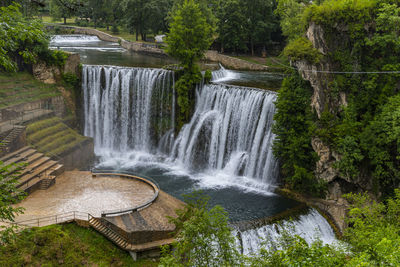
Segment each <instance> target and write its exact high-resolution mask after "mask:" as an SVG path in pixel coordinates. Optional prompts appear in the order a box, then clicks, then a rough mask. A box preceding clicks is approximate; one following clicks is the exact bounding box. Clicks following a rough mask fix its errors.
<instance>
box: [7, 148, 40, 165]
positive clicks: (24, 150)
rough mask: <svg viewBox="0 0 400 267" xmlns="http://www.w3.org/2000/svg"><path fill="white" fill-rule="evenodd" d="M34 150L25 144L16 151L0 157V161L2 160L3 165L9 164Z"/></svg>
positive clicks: (16, 161)
mask: <svg viewBox="0 0 400 267" xmlns="http://www.w3.org/2000/svg"><path fill="white" fill-rule="evenodd" d="M35 151H36V150H34V149H32V148H30V147H29V146H25V147H23V148H21V149H19V150H17V151H14V152H12V153H9V154H7V155H5V156H4V157H2V158H0V161H1V162H3V165H9V164H12V163H18V162H19V161H21V160H22V159H23V158H25V157H27V156H30V155H32V154H33V153H35Z"/></svg>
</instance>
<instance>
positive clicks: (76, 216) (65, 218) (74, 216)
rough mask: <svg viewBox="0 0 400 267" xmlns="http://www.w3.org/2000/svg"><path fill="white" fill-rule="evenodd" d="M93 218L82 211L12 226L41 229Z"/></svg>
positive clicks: (16, 223) (22, 222)
mask: <svg viewBox="0 0 400 267" xmlns="http://www.w3.org/2000/svg"><path fill="white" fill-rule="evenodd" d="M90 217H93V216H91V215H90V214H89V213H85V212H80V211H70V212H66V213H62V214H57V215H51V216H46V217H41V218H35V219H29V220H25V221H19V222H13V223H10V224H13V225H17V226H27V227H41V226H48V225H52V224H59V223H66V222H71V221H75V220H81V221H89V218H90Z"/></svg>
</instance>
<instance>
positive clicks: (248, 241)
mask: <svg viewBox="0 0 400 267" xmlns="http://www.w3.org/2000/svg"><path fill="white" fill-rule="evenodd" d="M284 231H286V232H288V233H291V234H292V235H298V236H300V237H302V238H303V239H304V240H305V241H306V242H307V243H309V244H311V243H312V242H314V241H316V240H317V239H319V240H321V241H322V242H323V243H324V244H335V243H336V244H338V243H337V242H338V240H337V239H336V237H335V233H334V232H333V230H332V228H331V227H330V225H329V223H328V222H327V221H326V219H325V218H324V217H323V216H322V215H321V214H319V213H318V211H316V210H315V209H311V210H310V212H309V213H307V214H304V215H300V216H299V217H298V218H297V219H296V220H294V221H282V222H281V223H274V224H269V225H265V226H263V227H260V228H257V229H251V230H247V231H242V232H238V233H237V235H238V236H240V238H239V239H238V243H240V244H238V247H239V248H240V250H241V252H242V253H243V254H245V255H250V254H252V253H258V252H259V250H260V248H261V247H262V245H263V244H262V243H263V242H265V241H266V242H267V243H265V247H266V248H268V247H270V246H271V245H274V244H278V243H279V239H280V238H281V237H282V233H283V232H284ZM239 240H240V242H239Z"/></svg>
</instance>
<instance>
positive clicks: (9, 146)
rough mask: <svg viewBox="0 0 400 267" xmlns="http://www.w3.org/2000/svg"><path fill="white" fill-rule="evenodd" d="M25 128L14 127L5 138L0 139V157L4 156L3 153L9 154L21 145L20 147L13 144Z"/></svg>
mask: <svg viewBox="0 0 400 267" xmlns="http://www.w3.org/2000/svg"><path fill="white" fill-rule="evenodd" d="M25 128H26V127H25V126H15V127H14V128H13V129H12V130H11V131H10V132H9V133H8V134H7V136H6V137H4V138H1V139H0V140H1V141H0V155H4V154H5V153H9V152H11V151H12V150H13V149H18V148H20V147H21V145H20V147H16V146H18V144H15V141H16V140H17V138H18V137H19V136H20V135H21V134H22V133H23V132H24V131H25ZM15 147H16V148H15Z"/></svg>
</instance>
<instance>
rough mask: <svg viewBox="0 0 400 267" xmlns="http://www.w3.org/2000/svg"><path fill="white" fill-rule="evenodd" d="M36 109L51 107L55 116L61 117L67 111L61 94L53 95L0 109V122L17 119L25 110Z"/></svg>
mask: <svg viewBox="0 0 400 267" xmlns="http://www.w3.org/2000/svg"><path fill="white" fill-rule="evenodd" d="M38 109H51V110H52V111H54V114H55V115H56V116H57V117H62V116H64V115H65V114H66V113H67V107H66V105H65V102H64V98H63V97H62V96H54V97H50V98H47V99H40V100H36V101H32V102H28V103H21V104H17V105H14V106H10V107H6V108H3V109H0V122H1V121H8V120H15V119H19V118H21V116H22V115H24V114H26V113H27V112H30V111H32V110H38Z"/></svg>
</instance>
